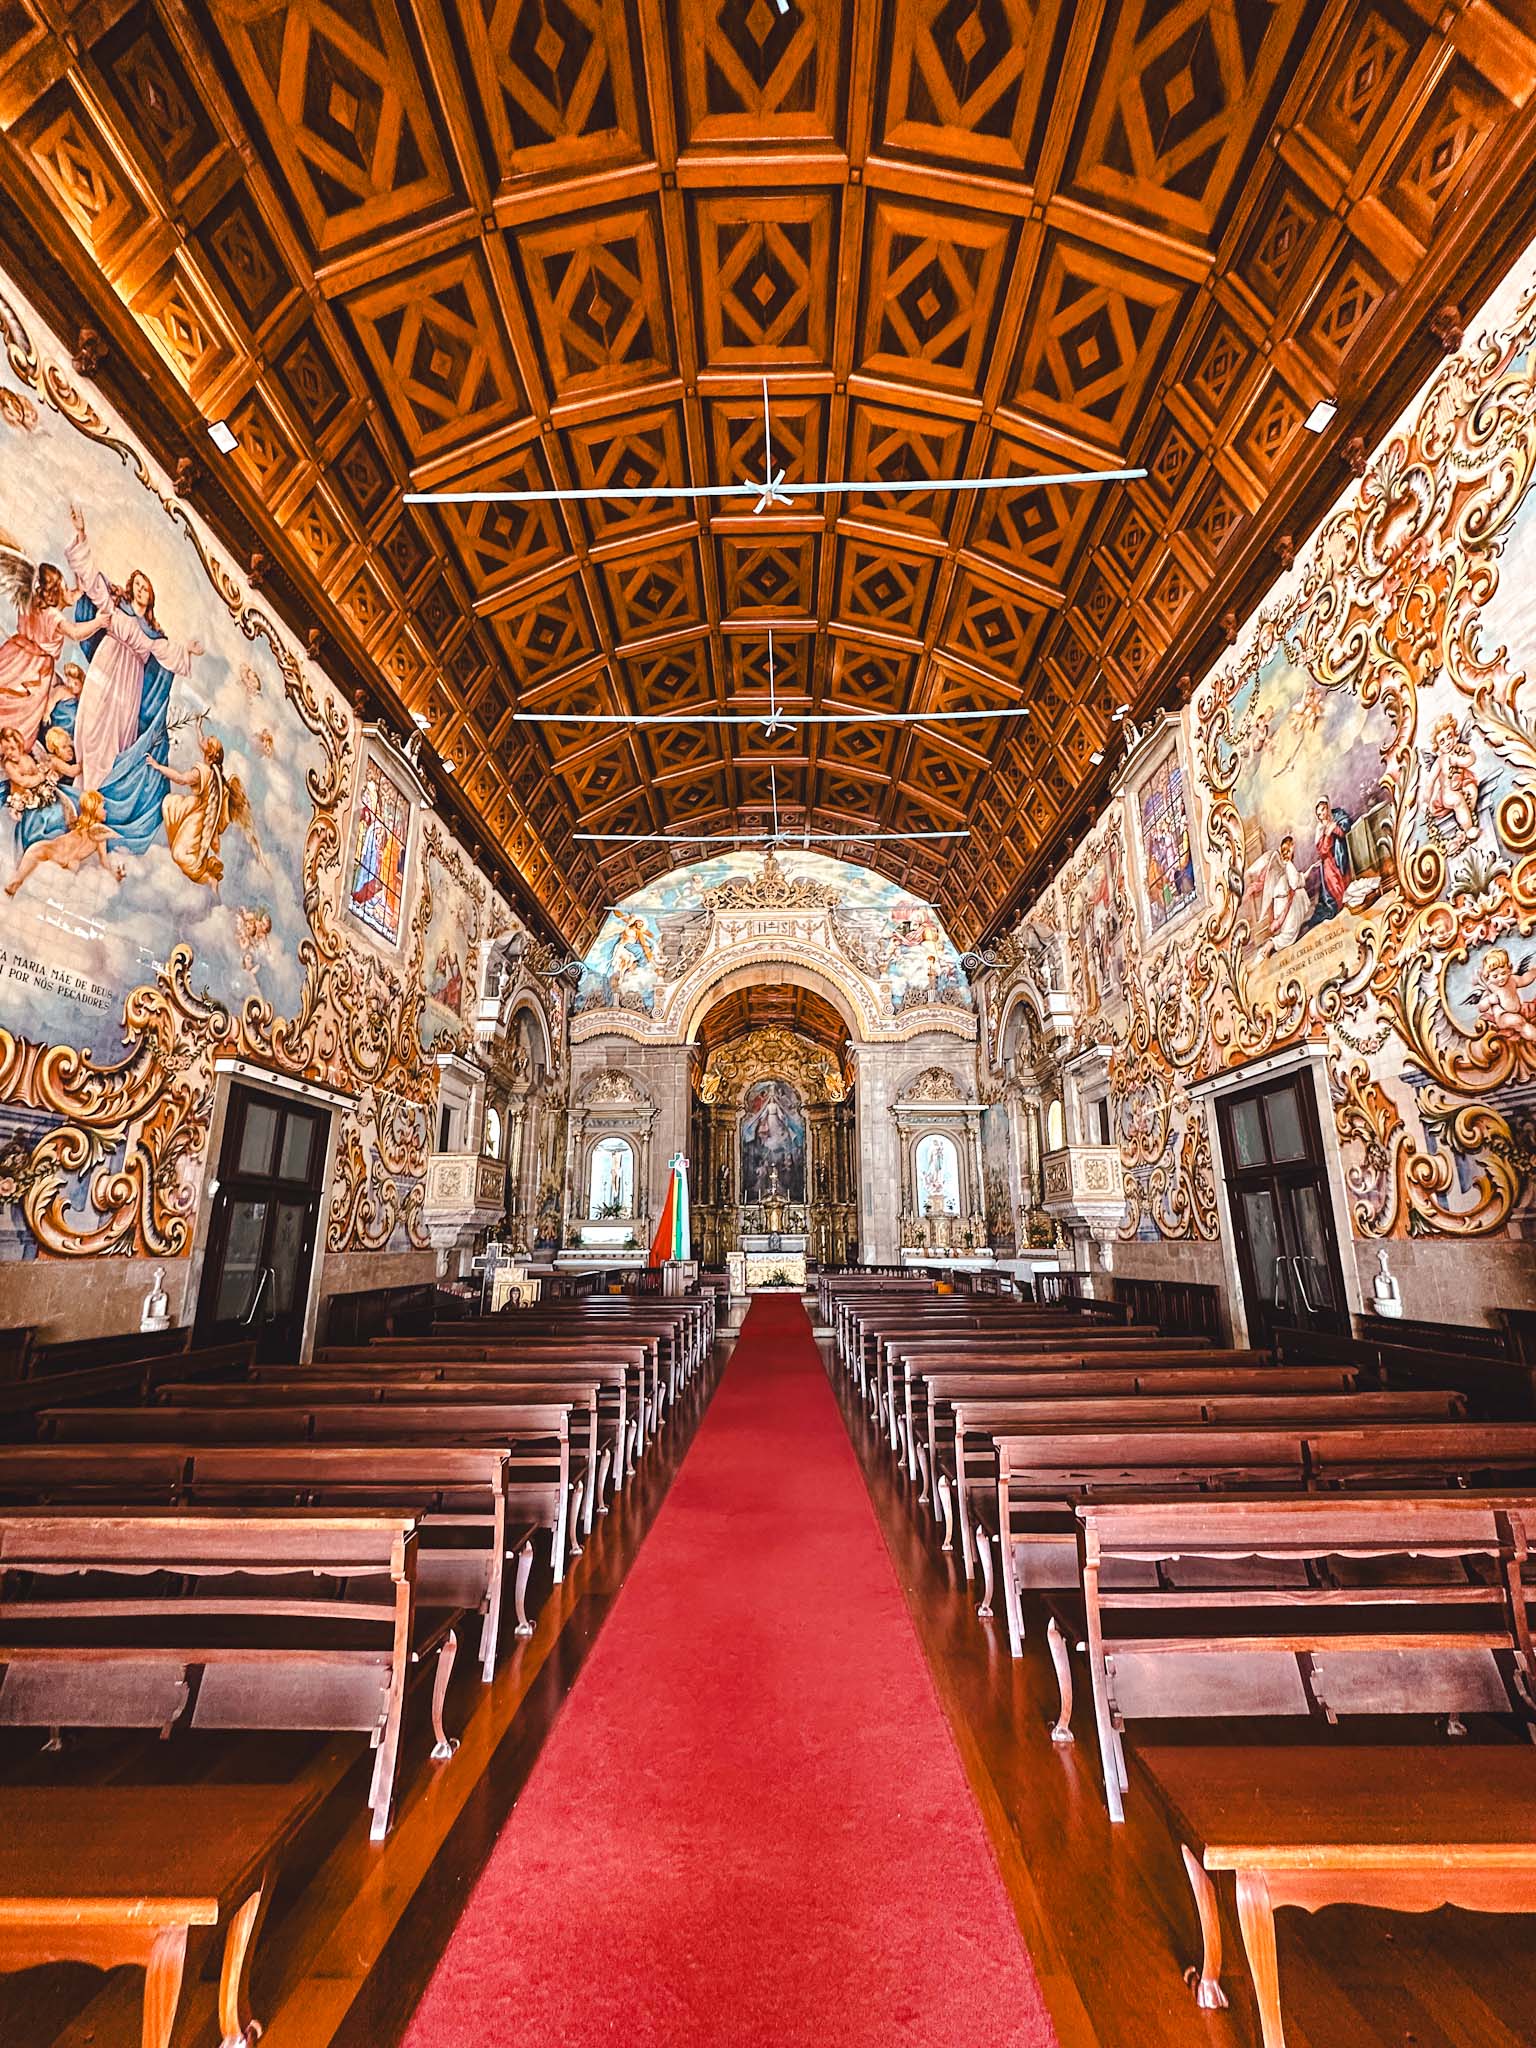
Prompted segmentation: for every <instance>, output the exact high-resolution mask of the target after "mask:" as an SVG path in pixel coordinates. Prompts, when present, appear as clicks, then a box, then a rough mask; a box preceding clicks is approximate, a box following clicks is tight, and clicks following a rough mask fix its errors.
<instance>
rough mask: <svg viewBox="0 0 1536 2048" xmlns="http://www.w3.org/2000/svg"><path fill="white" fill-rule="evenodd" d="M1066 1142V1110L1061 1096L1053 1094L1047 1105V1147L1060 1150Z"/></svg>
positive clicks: (1055, 1150) (1050, 1150)
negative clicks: (1062, 1104)
mask: <svg viewBox="0 0 1536 2048" xmlns="http://www.w3.org/2000/svg"><path fill="white" fill-rule="evenodd" d="M1066 1142H1067V1119H1066V1112H1065V1111H1064V1110H1063V1109H1062V1106H1061V1098H1060V1096H1053V1097H1052V1098H1051V1100H1050V1101H1049V1102H1048V1103H1047V1104H1046V1106H1045V1149H1046V1151H1047V1152H1058V1151H1060V1149H1061V1147H1062V1146H1063V1145H1065V1143H1066Z"/></svg>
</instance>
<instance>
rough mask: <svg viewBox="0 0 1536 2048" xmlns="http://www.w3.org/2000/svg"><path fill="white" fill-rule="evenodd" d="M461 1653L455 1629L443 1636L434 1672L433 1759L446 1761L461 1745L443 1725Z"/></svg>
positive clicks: (435, 1761)
mask: <svg viewBox="0 0 1536 2048" xmlns="http://www.w3.org/2000/svg"><path fill="white" fill-rule="evenodd" d="M458 1654H459V1638H458V1636H457V1634H456V1633H455V1631H454V1630H453V1629H449V1631H448V1633H447V1635H445V1636H444V1637H443V1640H442V1643H441V1645H440V1646H439V1648H438V1652H437V1669H436V1670H435V1671H434V1672H433V1674H432V1733H433V1734H434V1735H435V1736H436V1737H437V1740H436V1742H434V1743H433V1745H432V1761H433V1763H435V1764H443V1763H446V1762H447V1761H448V1759H449V1757H451V1756H452V1755H453V1752H454V1751H455V1750H456V1749H457V1748H458V1746H459V1739H458V1737H457V1736H456V1735H450V1734H449V1733H448V1731H447V1729H446V1728H444V1726H443V1701H444V1700H445V1699H446V1698H447V1696H448V1681H449V1679H450V1678H452V1676H453V1660H454V1659H455V1657H457V1656H458Z"/></svg>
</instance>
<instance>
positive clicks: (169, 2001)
mask: <svg viewBox="0 0 1536 2048" xmlns="http://www.w3.org/2000/svg"><path fill="white" fill-rule="evenodd" d="M320 1796H321V1787H320V1786H319V1785H318V1784H317V1783H316V1782H315V1781H314V1780H313V1779H310V1780H301V1781H300V1782H299V1783H297V1784H292V1785H222V1784H214V1783H209V1784H202V1785H118V1784H112V1785H89V1786H87V1785H9V1786H7V1787H6V1790H5V1794H4V1801H5V1826H4V1827H3V1828H0V1970H29V1969H35V1968H36V1967H37V1966H38V1965H39V1964H42V1963H87V1964H89V1965H90V1966H91V1967H92V1968H93V1969H98V1970H111V1969H115V1968H117V1967H118V1966H119V1965H122V1964H127V1965H129V1966H131V1967H134V1968H139V1969H142V1970H143V1971H144V2007H143V2023H142V2027H141V2030H140V2040H141V2042H142V2044H143V2048H170V2043H171V2039H172V2036H173V2034H174V2032H175V2029H176V2021H177V2016H178V2010H179V2007H180V2001H181V1989H182V1984H183V1981H184V1980H185V1978H186V1977H187V1976H188V1975H190V1977H191V1980H192V1982H193V1983H196V1981H197V1978H198V1976H199V1974H200V1973H201V1966H202V1961H203V1957H204V1954H205V1952H206V1950H207V1948H208V1945H209V1943H210V1942H211V1941H212V1940H214V1939H216V1938H217V1937H218V1935H219V1934H222V1937H223V1949H222V1961H221V1966H220V1970H219V1992H218V2022H219V2027H220V2029H221V2031H222V2034H223V2038H224V2044H225V2048H236V2044H243V2043H245V2042H254V2041H255V2040H256V2039H257V2037H258V2035H259V2034H260V2032H261V2029H260V2027H259V2025H257V2024H256V2023H255V2022H254V2021H253V2020H252V2018H251V2014H250V1998H249V1988H248V1980H249V1976H250V1966H251V1957H252V1952H253V1950H254V1947H255V1942H256V1937H257V1934H258V1932H259V1930H260V1925H261V1921H262V1917H263V1914H264V1912H265V1909H266V1905H267V1901H268V1899H269V1897H270V1896H271V1890H272V1883H273V1879H274V1876H275V1873H276V1869H277V1866H278V1863H279V1862H280V1860H281V1858H282V1856H283V1854H284V1852H285V1851H286V1850H287V1848H288V1847H289V1846H290V1844H291V1843H292V1842H294V1841H295V1840H296V1838H297V1837H298V1835H299V1834H300V1833H301V1831H302V1829H303V1828H304V1826H305V1824H306V1823H307V1821H308V1820H309V1818H310V1816H311V1814H312V1813H313V1811H314V1809H315V1806H316V1805H317V1803H318V1801H319V1798H320ZM189 1966H190V1967H189Z"/></svg>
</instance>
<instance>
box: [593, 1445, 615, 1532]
mask: <svg viewBox="0 0 1536 2048" xmlns="http://www.w3.org/2000/svg"><path fill="white" fill-rule="evenodd" d="M612 1470H613V1446H612V1444H605V1445H604V1447H603V1455H602V1457H601V1458H600V1459H599V1460H598V1466H597V1512H598V1513H599V1514H600V1515H606V1514H607V1512H608V1475H609V1473H610V1472H611V1471H612Z"/></svg>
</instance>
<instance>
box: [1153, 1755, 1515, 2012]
mask: <svg viewBox="0 0 1536 2048" xmlns="http://www.w3.org/2000/svg"><path fill="white" fill-rule="evenodd" d="M1145 1766H1146V1769H1147V1773H1148V1776H1149V1779H1150V1781H1151V1783H1152V1784H1153V1786H1154V1788H1155V1789H1156V1791H1157V1794H1158V1796H1159V1797H1160V1799H1161V1800H1162V1803H1163V1805H1164V1806H1165V1807H1166V1808H1167V1810H1168V1812H1169V1813H1170V1815H1171V1816H1172V1818H1173V1821H1174V1825H1175V1828H1176V1830H1177V1832H1178V1835H1179V1837H1180V1840H1181V1843H1182V1845H1183V1853H1184V1866H1185V1869H1186V1871H1187V1873H1188V1875H1189V1880H1190V1884H1191V1887H1192V1888H1193V1890H1194V1893H1195V1900H1196V1906H1197V1910H1198V1913H1199V1918H1200V1927H1201V1933H1202V1937H1203V1945H1204V1954H1203V1957H1202V1961H1201V1964H1200V1969H1199V1975H1198V1981H1197V1986H1196V1989H1197V1997H1198V2000H1199V2003H1200V2004H1201V2005H1202V2006H1204V2007H1207V2008H1211V2007H1218V2006H1224V2005H1225V2004H1226V2002H1227V2001H1226V1996H1225V1994H1224V1993H1223V1991H1222V1990H1221V1985H1220V1974H1221V1963H1222V1952H1221V1918H1220V1913H1219V1910H1218V1904H1217V1898H1216V1891H1215V1886H1214V1884H1213V1883H1212V1873H1220V1872H1224V1871H1231V1872H1233V1874H1234V1877H1235V1880H1236V1890H1237V1917H1238V1922H1239V1925H1240V1926H1241V1928H1242V1935H1243V1946H1244V1948H1245V1949H1246V1950H1247V1953H1248V1964H1249V1969H1250V1970H1251V1972H1252V1975H1253V1985H1254V1990H1255V1992H1256V1994H1257V1997H1258V2005H1259V2025H1260V2028H1261V2030H1262V2034H1263V2043H1264V2048H1285V2031H1284V2026H1283V2023H1282V2018H1281V2006H1280V1971H1279V1963H1278V1958H1277V1954H1276V1947H1275V1921H1274V1916H1275V1910H1276V1908H1277V1907H1280V1906H1300V1907H1302V1908H1303V1909H1304V1910H1305V1911H1307V1912H1309V1913H1313V1912H1317V1911H1318V1910H1319V1909H1320V1908H1321V1907H1324V1906H1334V1905H1345V1904H1355V1905H1363V1906H1381V1907H1385V1908H1387V1909H1388V1910H1389V1911H1391V1910H1397V1911H1400V1912H1405V1913H1427V1912H1431V1911H1433V1910H1434V1909H1435V1908H1436V1907H1438V1906H1459V1907H1462V1908H1463V1909H1464V1910H1466V1911H1468V1912H1485V1913H1532V1912H1536V1752H1533V1751H1532V1750H1531V1749H1530V1748H1529V1747H1528V1746H1518V1747H1517V1746H1516V1745H1514V1744H1510V1745H1508V1746H1507V1747H1500V1748H1492V1747H1486V1746H1480V1747H1478V1748H1476V1749H1467V1748H1462V1747H1460V1746H1458V1747H1456V1748H1454V1749H1451V1748H1445V1749H1429V1748H1425V1747H1409V1748H1392V1749H1387V1748H1371V1749H1369V1750H1365V1751H1361V1750H1359V1749H1349V1750H1331V1751H1308V1752H1307V1753H1306V1769H1305V1770H1304V1771H1303V1770H1299V1769H1298V1768H1297V1752H1296V1751H1295V1750H1294V1749H1289V1748H1281V1749H1269V1748H1265V1749H1257V1748H1249V1747H1247V1746H1243V1747H1240V1748H1237V1749H1225V1748H1223V1749H1214V1748H1190V1749H1159V1750H1158V1751H1157V1752H1156V1753H1155V1755H1153V1756H1150V1757H1147V1758H1146V1759H1145ZM1190 1974H1191V1975H1192V1976H1193V1975H1194V1972H1191V1973H1190Z"/></svg>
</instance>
